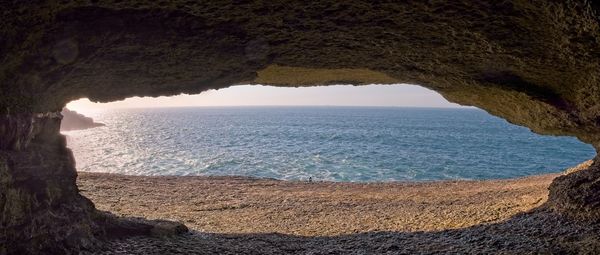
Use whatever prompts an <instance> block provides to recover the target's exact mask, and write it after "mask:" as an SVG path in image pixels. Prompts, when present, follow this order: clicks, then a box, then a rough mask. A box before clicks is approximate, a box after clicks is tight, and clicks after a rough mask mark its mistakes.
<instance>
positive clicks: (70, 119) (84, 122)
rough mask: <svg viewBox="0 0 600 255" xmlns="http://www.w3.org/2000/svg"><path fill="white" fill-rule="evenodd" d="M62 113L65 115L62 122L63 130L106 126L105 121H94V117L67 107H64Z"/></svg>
mask: <svg viewBox="0 0 600 255" xmlns="http://www.w3.org/2000/svg"><path fill="white" fill-rule="evenodd" d="M61 114H62V116H63V119H62V121H61V123H60V130H61V131H72V130H82V129H88V128H95V127H102V126H105V125H104V124H103V123H97V122H94V119H92V118H90V117H86V116H85V115H83V114H80V113H77V112H76V111H71V110H69V109H67V108H64V109H63V110H62V112H61Z"/></svg>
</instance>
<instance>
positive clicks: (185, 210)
mask: <svg viewBox="0 0 600 255" xmlns="http://www.w3.org/2000/svg"><path fill="white" fill-rule="evenodd" d="M78 174H79V178H78V185H79V187H80V189H81V192H82V194H83V195H85V196H86V197H88V198H90V199H91V200H92V201H93V202H94V203H95V204H96V207H97V208H98V209H100V210H106V211H111V212H113V213H115V214H117V215H121V216H138V217H140V216H141V217H145V218H149V219H169V220H176V221H180V222H182V223H184V224H185V225H186V226H188V227H190V228H191V229H193V230H197V231H202V232H211V233H272V232H277V233H283V234H294V235H302V236H332V235H340V234H353V233H361V232H369V231H374V230H377V231H438V230H445V229H456V228H464V227H470V226H474V225H478V224H483V223H493V222H500V221H503V220H506V219H508V218H510V217H512V216H514V215H516V214H518V213H522V212H526V211H529V210H531V209H534V208H536V207H539V206H540V205H542V204H543V203H544V202H545V201H546V199H547V193H548V191H547V187H548V185H549V184H550V182H551V181H552V180H553V179H554V178H555V177H556V176H559V175H560V174H543V175H535V176H528V177H520V178H516V179H500V180H444V181H423V182H420V181H419V182H410V181H407V182H404V181H402V182H369V183H361V182H327V181H324V182H320V181H317V182H307V181H283V180H276V179H262V178H253V177H240V176H130V175H120V174H106V173H90V172H78Z"/></svg>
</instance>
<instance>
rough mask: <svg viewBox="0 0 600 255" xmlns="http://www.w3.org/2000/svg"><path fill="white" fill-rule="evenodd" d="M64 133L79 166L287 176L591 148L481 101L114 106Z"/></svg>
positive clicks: (478, 173)
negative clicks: (93, 123) (493, 111)
mask: <svg viewBox="0 0 600 255" xmlns="http://www.w3.org/2000/svg"><path fill="white" fill-rule="evenodd" d="M92 117H94V118H95V119H96V120H97V121H100V122H103V123H105V124H106V127H100V128H94V129H88V130H81V131H71V132H65V134H66V135H67V136H68V145H69V147H70V148H71V149H72V150H73V152H74V154H75V158H76V161H77V168H78V170H80V171H94V172H110V173H123V174H134V175H243V176H254V177H269V178H277V179H285V180H305V179H308V178H309V177H312V178H313V179H314V180H331V181H391V180H443V179H492V178H510V177H518V176H525V175H532V174H541V173H551V172H559V171H562V170H564V169H565V168H567V167H570V166H573V165H576V164H578V163H580V162H582V161H584V160H587V159H590V158H592V157H593V156H594V154H595V153H594V150H593V148H592V147H591V146H589V145H586V144H583V143H581V142H579V141H578V140H576V139H575V138H570V137H551V136H540V135H536V134H534V133H532V132H530V131H529V130H528V129H527V128H523V127H519V126H515V125H511V124H509V123H507V122H506V121H505V120H502V119H500V118H497V117H493V116H491V115H489V114H487V113H486V112H484V111H482V110H478V109H427V108H375V107H239V108H238V107H222V108H163V109H129V110H111V111H106V112H102V113H97V114H94V115H92Z"/></svg>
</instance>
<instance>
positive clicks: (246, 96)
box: [67, 84, 461, 112]
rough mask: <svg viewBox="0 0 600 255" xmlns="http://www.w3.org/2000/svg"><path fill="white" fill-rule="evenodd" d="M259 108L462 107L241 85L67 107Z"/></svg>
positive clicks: (394, 90) (401, 95)
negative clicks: (188, 93) (293, 106)
mask: <svg viewBox="0 0 600 255" xmlns="http://www.w3.org/2000/svg"><path fill="white" fill-rule="evenodd" d="M259 105H270V106H272V105H295V106H297V105H319V106H323V105H328V106H407V107H461V106H460V105H458V104H454V103H450V102H448V101H447V100H446V99H444V98H443V97H442V96H441V95H440V94H438V93H437V92H434V91H432V90H429V89H426V88H423V87H420V86H415V85H407V84H398V85H367V86H347V85H339V86H324V87H307V88H306V87H305V88H281V87H269V86H260V85H254V86H251V85H240V86H234V87H230V88H226V89H220V90H211V91H206V92H203V93H201V94H199V95H179V96H172V97H156V98H153V97H143V98H140V97H134V98H128V99H126V100H123V101H117V102H111V103H104V104H99V103H92V102H90V101H89V100H87V99H81V100H77V101H73V102H71V103H69V104H68V105H67V107H68V108H70V109H73V110H76V111H81V112H86V111H96V110H103V109H115V108H148V107H184V106H259Z"/></svg>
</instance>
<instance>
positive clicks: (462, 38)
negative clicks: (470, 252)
mask: <svg viewBox="0 0 600 255" xmlns="http://www.w3.org/2000/svg"><path fill="white" fill-rule="evenodd" d="M0 11H1V13H2V16H3V20H2V21H1V22H2V26H0V82H1V85H0V88H1V90H0V114H1V115H0V212H1V214H0V226H1V227H2V231H1V232H0V244H1V245H0V254H3V253H10V254H12V253H21V254H23V253H32V254H35V253H76V252H78V251H80V250H86V249H91V248H90V247H94V246H96V245H98V243H101V242H102V236H104V235H105V234H106V233H109V232H110V233H120V234H122V235H128V234H151V233H152V232H156V231H160V228H161V226H163V225H165V224H167V223H165V222H138V221H128V220H126V219H119V218H115V217H113V216H111V215H109V214H106V213H104V212H99V211H97V210H96V209H95V208H94V205H93V203H91V202H90V201H89V200H88V199H87V198H85V197H83V196H82V195H80V194H79V191H78V188H77V186H76V184H75V180H76V177H77V172H76V169H75V164H74V159H73V156H72V153H71V152H70V151H69V150H68V149H67V147H66V144H65V138H64V137H63V136H62V135H60V133H59V126H60V122H61V117H62V116H61V115H60V111H61V109H62V108H63V107H64V106H65V104H66V103H68V102H69V101H72V100H75V99H79V98H84V97H87V98H90V99H91V100H92V101H97V102H109V101H114V100H120V99H124V98H127V97H132V96H166V95H175V94H180V93H200V92H202V91H206V90H209V89H218V88H225V87H228V86H231V85H236V84H266V85H273V86H317V85H331V84H352V85H363V84H372V83H378V84H395V83H410V84H419V85H422V86H424V87H427V88H429V89H432V90H435V91H437V92H439V93H440V94H442V95H443V96H444V97H445V98H447V99H448V100H449V101H451V102H456V103H459V104H462V105H471V106H476V107H479V108H481V109H484V110H486V111H488V112H489V113H491V114H493V115H496V116H499V117H502V118H504V119H506V120H508V121H509V122H511V123H514V124H517V125H522V126H525V127H528V128H530V129H531V130H532V131H534V132H536V133H539V134H545V135H566V136H574V137H577V138H578V139H580V140H581V141H583V142H585V143H588V144H591V145H593V146H594V147H595V148H596V150H598V149H599V148H600V6H599V5H598V4H597V3H595V2H592V1H541V0H534V1H520V0H518V1H470V2H456V1H450V2H446V1H427V2H418V1H409V2H403V3H400V2H370V1H344V2H333V1H332V2H330V1H317V2H311V3H308V2H307V3H304V2H260V1H243V0H236V1H209V2H208V1H207V2H194V1H77V2H76V1H73V2H68V1H63V2H44V1H42V2H21V1H13V2H10V3H4V4H3V5H2V7H0ZM596 157H598V156H596ZM598 180H600V160H596V161H595V163H594V164H593V165H591V166H590V167H589V168H588V169H587V170H585V171H578V172H576V173H573V174H569V175H565V176H562V177H559V178H557V179H555V180H554V182H553V183H552V184H551V186H550V195H549V199H548V202H547V204H546V206H547V207H548V208H551V209H552V210H555V211H556V212H558V213H560V214H563V215H565V216H567V217H569V218H571V219H573V220H577V221H592V222H597V221H599V220H600V185H599V183H600V182H598ZM181 228H183V227H182V226H178V227H177V228H176V229H177V231H179V230H181ZM157 229H158V230H157ZM177 231H176V232H177Z"/></svg>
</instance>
